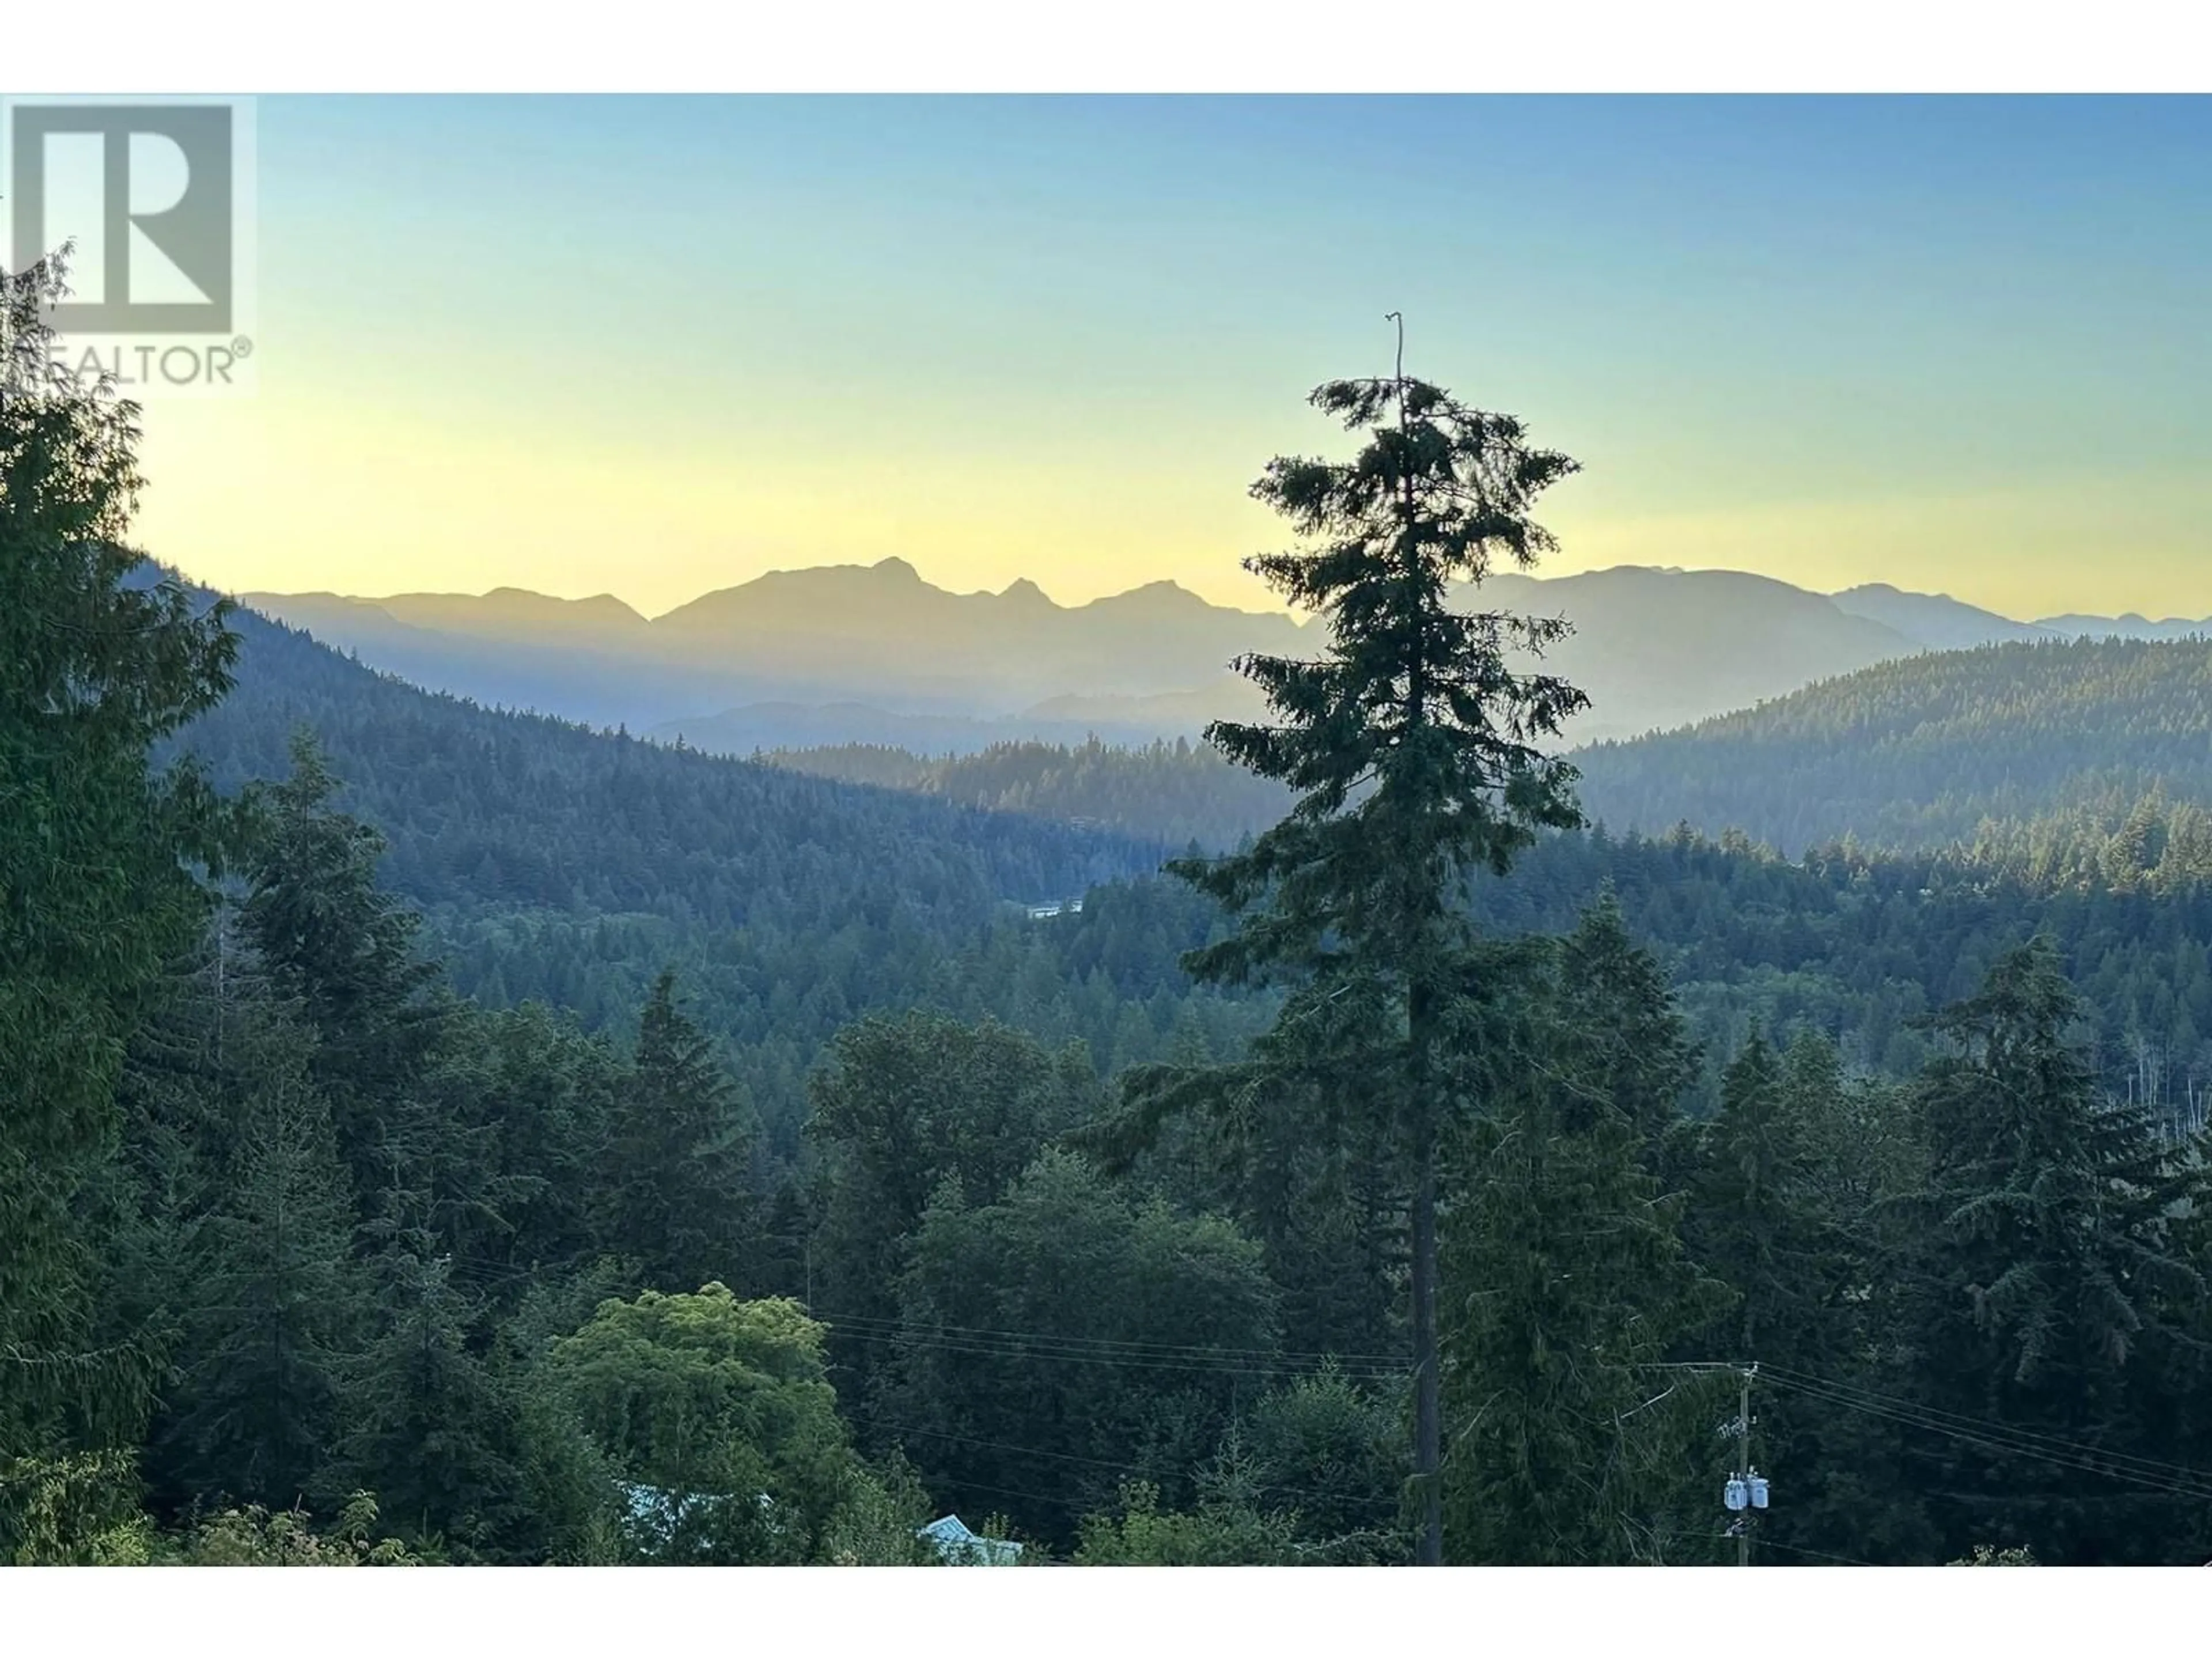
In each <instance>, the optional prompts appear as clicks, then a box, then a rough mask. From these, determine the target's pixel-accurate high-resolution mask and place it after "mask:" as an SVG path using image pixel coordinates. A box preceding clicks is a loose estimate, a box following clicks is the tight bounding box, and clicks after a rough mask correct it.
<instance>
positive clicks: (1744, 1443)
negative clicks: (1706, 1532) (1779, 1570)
mask: <svg viewBox="0 0 2212 1659" xmlns="http://www.w3.org/2000/svg"><path fill="white" fill-rule="evenodd" d="M1736 1375H1737V1376H1738V1378H1739V1379H1740V1382H1741V1388H1740V1390H1739V1392H1738V1394H1737V1396H1736V1401H1737V1403H1736V1414H1735V1425H1734V1428H1735V1437H1736V1461H1735V1468H1734V1469H1733V1470H1732V1471H1730V1473H1729V1478H1728V1484H1727V1485H1726V1486H1723V1487H1722V1488H1721V1502H1722V1503H1723V1504H1725V1505H1726V1506H1727V1508H1728V1510H1729V1513H1730V1514H1732V1515H1733V1516H1735V1519H1734V1520H1733V1521H1731V1522H1729V1528H1728V1529H1729V1536H1731V1537H1733V1538H1734V1539H1735V1564H1736V1565H1738V1566H1739V1567H1747V1566H1749V1565H1751V1528H1752V1516H1750V1515H1749V1514H1747V1510H1763V1509H1765V1507H1766V1503H1767V1484H1766V1478H1765V1476H1764V1475H1762V1474H1759V1471H1758V1469H1757V1468H1754V1467H1753V1464H1752V1461H1751V1383H1752V1379H1753V1377H1755V1376H1758V1375H1759V1362H1758V1361H1757V1360H1756V1359H1750V1360H1746V1361H1745V1362H1744V1363H1743V1364H1742V1365H1741V1367H1739V1368H1737V1370H1736Z"/></svg>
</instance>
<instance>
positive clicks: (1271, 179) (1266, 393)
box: [138, 97, 2212, 617]
mask: <svg viewBox="0 0 2212 1659" xmlns="http://www.w3.org/2000/svg"><path fill="white" fill-rule="evenodd" d="M255 128H256V139H257V143H256V156H255V166H256V171H257V173H258V184H257V191H256V193H257V198H258V199H257V214H256V218H257V222H258V228H257V236H258V253H257V260H258V264H257V273H256V276H257V281H256V287H257V289H258V316H257V318H256V319H255V346H256V351H255V363H256V369H257V373H258V389H257V390H256V392H255V393H254V395H252V396H251V397H240V398H230V399H226V400H213V399H210V400H199V401H177V400H173V399H171V400H162V401H160V402H157V403H149V407H148V409H147V412H146V416H145V431H146V435H145V440H144V448H143V462H144V470H145V472H146V475H147V478H148V484H149V487H148V489H147V492H146V495H145V498H144V504H143V510H142V513H141V517H140V520H139V529H138V534H139V539H140V542H141V544H142V545H143V547H144V549H145V550H147V551H148V552H149V553H151V554H153V555H154V556H156V557H159V558H161V559H163V560H165V561H167V562H171V563H173V564H176V565H178V566H180V567H181V568H184V569H185V570H186V571H187V572H188V573H189V574H192V575H193V576H195V577H197V578H199V579H200V580H205V581H209V582H210V583H213V584H215V585H216V586H222V587H224V588H227V589H230V590H233V591H253V590H276V591H287V592H296V591H306V590H318V589H328V590H333V591H337V592H350V593H357V594H386V593H392V592H408V591H418V590H424V589H428V590H435V591H439V592H483V591H485V590H487V589H489V588H491V587H494V586H521V587H529V588H533V589H536V590H538V591H539V592H549V593H556V594H561V595H564V596H568V597H582V596H586V595H589V594H594V593H599V592H612V593H615V594H617V595H618V596H620V597H621V598H623V599H626V600H628V601H629V602H630V603H631V604H633V605H636V606H638V607H639V608H640V609H641V610H643V611H646V612H647V613H648V614H653V613H656V612H658V611H665V610H667V609H669V608H671V607H672V606H674V605H678V604H679V603H681V602H683V601H684V600H686V599H690V598H693V597H695V596H696V595H697V594H698V593H700V592H705V591H708V590H711V589H714V588H718V587H725V586H731V585H732V584H734V583H737V582H741V581H744V580H749V579H750V578H751V577H753V576H755V575H757V574H761V573H762V572H763V571H766V570H769V569H775V568H798V567H803V566H807V565H815V564H828V563H854V562H859V563H872V562H876V561H878V560H879V559H882V558H885V557H889V556H894V555H896V556H901V557H903V558H905V559H907V560H908V561H909V562H912V563H913V564H914V565H915V567H916V568H918V569H920V570H921V573H922V574H923V575H924V576H925V577H927V578H928V579H929V580H933V581H934V582H936V583H938V584H939V585H940V586H946V587H951V588H955V589H959V590H962V591H968V590H973V589H977V588H989V589H992V590H994V591H995V590H997V589H1000V588H1002V587H1004V586H1006V585H1007V584H1008V583H1010V582H1012V581H1013V580H1015V579H1016V578H1018V577H1024V576H1026V577H1030V578H1031V579H1033V580H1036V581H1037V582H1038V583H1039V584H1040V585H1041V586H1042V587H1043V588H1044V589H1045V591H1046V592H1048V593H1050V594H1051V595H1052V596H1053V597H1054V598H1055V599H1059V600H1060V601H1061V602H1063V603H1079V602H1082V601H1084V600H1086V599H1091V598H1095V597H1097V596H1099V595H1102V594H1105V593H1110V592H1120V591H1122V590H1125V589H1127V588H1129V587H1133V586H1138V585H1139V584H1141V583H1144V582H1147V581H1152V580H1161V579H1169V580H1176V581H1179V582H1181V583H1182V584H1183V585H1184V586H1188V587H1190V588H1192V589H1194V590H1195V591H1197V592H1200V593H1202V594H1204V595H1206V597H1207V598H1209V599H1214V600H1217V601H1218V602H1223V603H1229V604H1237V605H1245V606H1247V607H1249V608H1253V609H1259V608H1263V607H1266V606H1267V605H1270V604H1271V603H1272V600H1271V597H1270V596H1269V595H1268V593H1267V591H1266V590H1265V589H1264V588H1262V587H1261V586H1260V585H1259V583H1258V582H1257V581H1256V580H1255V579H1254V578H1252V577H1250V576H1249V575H1247V574H1244V573H1243V570H1242V569H1241V568H1240V563H1239V562H1240V560H1242V559H1243V557H1244V556H1247V555H1249V554H1251V553H1253V552H1256V551H1259V550H1262V549H1266V548H1270V547H1273V546H1279V545H1282V544H1285V542H1286V540H1287V538H1286V536H1285V530H1284V527H1283V526H1280V525H1279V524H1278V523H1277V522H1276V521H1274V520H1272V519H1271V518H1269V516H1268V515H1267V513H1266V512H1265V511H1264V510H1263V509H1262V508H1261V507H1259V506H1258V505H1257V504H1256V503H1254V502H1253V501H1250V500H1249V497H1248V495H1247V491H1248V489H1249V484H1250V483H1251V481H1252V480H1253V479H1254V478H1255V477H1257V476H1258V475H1259V473H1260V471H1261V468H1262V467H1263V466H1264V465H1266V463H1267V459H1268V458H1269V457H1271V456H1273V455H1275V454H1278V453H1285V452H1301V453H1330V452H1332V451H1335V452H1338V453H1341V451H1342V449H1343V447H1344V446H1345V444H1346V438H1345V436H1344V435H1342V434H1341V433H1340V431H1338V430H1337V429H1335V428H1333V427H1332V426H1331V425H1330V424H1329V423H1328V422H1326V421H1324V420H1323V419H1322V417H1321V416H1317V415H1316V414H1315V413H1314V412H1313V411H1311V410H1309V409H1308V408H1306V407H1305V405H1304V394H1305V393H1306V392H1307V391H1308V390H1309V389H1310V387H1311V386H1314V385H1316V383H1318V382H1320V381H1322V380H1326V379H1330V378H1334V377H1337V376H1342V375H1356V374H1374V373H1378V372H1384V371H1387V370H1388V368H1389V363H1390V357H1391V351H1392V344H1393V337H1392V331H1391V325H1389V324H1388V323H1386V322H1385V321H1384V320H1383V313H1386V312H1389V311H1394V310H1395V311H1401V312H1402V313H1404V314H1405V317H1406V319H1407V358H1406V361H1407V369H1408V370H1409V372H1412V373H1415V374H1419V375H1421V376H1423V377H1424V378H1426V379H1429V380H1435V381H1437V382H1439V383H1441V384H1443V385H1445V386H1449V387H1450V388H1451V389H1452V390H1453V391H1455V392H1457V393H1458V394H1460V395H1461V396H1462V397H1463V398H1466V399H1467V400H1468V401H1471V402H1474V403H1476V404H1481V405H1484V406H1486V407H1491V408H1498V409H1504V410H1511V411H1513V412H1514V413H1516V414H1518V415H1520V416H1523V417H1524V418H1525V419H1527V420H1528V422H1530V423H1531V425H1532V427H1533V428H1534V434H1535V435H1536V436H1537V437H1538V439H1540V440H1541V441H1544V442H1546V443H1548V444H1550V445H1553V446H1555V447H1560V448H1564V449H1565V450H1567V451H1568V452H1569V453H1571V454H1573V455H1574V456H1576V457H1577V459H1579V460H1580V461H1581V463H1582V465H1583V472H1582V473H1581V474H1580V475H1578V476H1577V477H1574V478H1572V479H1571V480H1569V481H1568V482H1566V483H1564V484H1562V485H1561V486H1559V488H1558V489H1556V490H1555V491H1554V492H1553V494H1552V495H1549V496H1547V498H1546V503H1545V511H1544V513H1543V514H1542V516H1543V517H1544V518H1545V520H1546V521H1547V523H1548V524H1549V525H1550V526H1551V527H1552V529H1553V531H1554V532H1556V533H1557V534H1558V536H1559V539H1560V542H1561V544H1562V551H1561V553H1560V554H1559V556H1557V557H1556V558H1555V559H1553V561H1551V562H1549V564H1548V566H1547V569H1548V570H1549V571H1550V572H1551V573H1553V574H1566V573H1569V572H1572V571H1576V570H1583V569H1592V568H1603V567H1606V566H1609V565H1615V564H1624V563H1638V564H1667V565H1681V566H1686V567H1690V568H1736V569H1745V570H1753V571H1758V572H1761V573H1764V574H1769V575H1772V576H1777V577H1780V578H1782V579H1784V580H1789V581H1792V582H1796V583H1799V584H1801V585H1802V586H1809V587H1814V588H1817V589H1820V590H1823V591H1832V590H1833V589H1836V588H1839V587H1843V586H1850V585H1853V584H1856V583H1859V582H1866V581H1887V582H1892V583H1894V584H1896V585H1897V586H1901V587H1906V588H1913V589H1919V590H1924V591H1931V592H1933V591H1942V592H1951V593H1953V594H1955V595H1956V596H1958V597H1960V598H1961V599H1969V600H1971V601H1972V602H1974V603H1977V604H1980V605H1987V606H1989V607H1990V608H1992V609H1995V610H1998V611H2006V612H2008V613H2010V614H2013V615H2015V616H2021V617H2035V616H2041V615H2047V614H2051V613H2053V612H2057V611H2098V612H2107V613H2110V612H2118V611H2130V610H2133V611H2144V612H2146V613H2148V614H2149V615H2152V616H2154V617H2158V616H2166V615H2188V616H2191V617H2201V616H2204V615H2207V614H2212V532H2208V526H2212V465H2208V463H2209V462H2212V394H2208V390H2207V388H2208V386H2212V374H2208V371H2212V330H2208V327H2207V324H2206V319H2205V313H2204V296H2205V295H2206V294H2207V292H2208V291H2212V213H2208V212H2207V209H2208V207H2212V166H2208V162H2212V102H2208V101H2207V100H2198V99H2118V100H2107V99H2097V98H2087V97H2066V98H2054V99H2043V100H2015V99H1993V98H1971V99H1969V98H1961V99H1936V98H1921V99H1869V100H1834V99H1802V100H1799V99H1784V98H1771V99H1770V98H1747V97H1728V98H1715V99H1698V98H1632V99H1618V100H1616V99H1595V98H1535V97H1525V98H1501V97H1484V98H1467V99H1389V100H1374V99H1330V100H1306V99H1295V98H1287V97H1277V98H1264V99H1261V98H1255V99H1221V100H1210V99H1169V98H1121V99H1068V100H1057V99H974V100H969V99H956V98H938V99H875V98H857V97H854V98H842V99H802V98H779V99H768V98H759V99H667V100H635V99H574V100H570V99H552V98H528V99H525V98H495V99H480V100H478V99H450V100H442V99H395V100H383V99H323V98H264V99H261V100H258V102H257V106H256V110H255Z"/></svg>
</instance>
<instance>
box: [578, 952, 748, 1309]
mask: <svg viewBox="0 0 2212 1659" xmlns="http://www.w3.org/2000/svg"><path fill="white" fill-rule="evenodd" d="M748 1128H749V1126H748V1124H747V1122H746V1121H745V1119H744V1116H743V1115H742V1113H741V1109H740V1107H739V1105H738V1100H737V1097H736V1094H735V1091H734V1090H733V1089H732V1086H731V1084H730V1081H729V1078H728V1076H727V1074H726V1073H725V1072H724V1071H723V1070H722V1068H721V1066H720V1064H719V1063H718V1062H717V1061H716V1060H715V1059H714V1045H713V1044H712V1043H711V1042H709V1041H708V1038H707V1036H705V1034H704V1033H702V1031H701V1030H699V1028H698V1027H697V1026H696V1025H694V1024H692V1023H691V1021H690V1019H688V1018H685V1017H684V1012H683V1011H682V1010H681V1009H679V1008H678V1006H677V1004H676V975H675V973H674V971H673V970H672V969H669V970H664V971H663V972H662V974H661V975H660V976H659V979H658V980H656V981H654V982H653V994H652V995H651V996H650V997H649V998H648V999H647V1002H646V1006H645V1012H644V1013H643V1014H642V1015H641V1017H640V1018H639V1021H638V1033H637V1055H636V1059H635V1061H634V1063H633V1064H632V1066H631V1069H630V1074H629V1079H627V1081H626V1084H625V1085H624V1086H623V1093H622V1097H621V1099H620V1101H619V1102H618V1103H617V1106H616V1109H615V1120H614V1141H613V1148H612V1157H611V1170H610V1171H609V1175H610V1180H609V1184H608V1202H609V1204H610V1206H611V1209H610V1219H609V1224H608V1229H609V1236H608V1243H609V1245H610V1247H611V1249H615V1250H617V1252H619V1253H620V1254H622V1255H624V1256H627V1257H629V1259H631V1260H632V1261H635V1263H636V1264H637V1267H638V1271H639V1273H640V1274H641V1277H642V1281H643V1283H644V1284H645V1285H647V1287H648V1288H651V1289H655V1290H662V1291H665V1292H666V1293H668V1294H670V1295H678V1294H685V1293H688V1292H690V1291H696V1290H697V1289H698V1288H699V1286H700V1285H705V1284H708V1283H710V1282H716V1283H744V1281H745V1279H746V1277H747V1273H748V1272H749V1270H750V1266H751V1264H750V1262H749V1261H748V1260H747V1259H746V1258H747V1256H748V1255H749V1254H750V1252H749V1249H748V1245H749V1244H750V1239H751V1234H752V1231H753V1217H752V1214H751V1200H750V1191H749V1188H748V1178H749V1176H750V1135H749V1133H748Z"/></svg>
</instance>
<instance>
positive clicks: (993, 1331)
mask: <svg viewBox="0 0 2212 1659" xmlns="http://www.w3.org/2000/svg"><path fill="white" fill-rule="evenodd" d="M811 1317H813V1318H816V1319H820V1320H823V1321H826V1322H829V1324H832V1325H874V1326H893V1327H897V1328H902V1329H903V1328H904V1322H902V1321H900V1320H895V1319H881V1318H877V1317H874V1316H870V1315H865V1314H841V1313H833V1312H830V1311H829V1310H823V1309H817V1310H812V1311H811ZM930 1331H931V1333H932V1334H950V1335H954V1336H958V1337H963V1338H965V1337H976V1338H982V1337H1011V1338H1016V1339H1019V1340H1024V1341H1045V1342H1053V1343H1059V1344H1064V1345H1066V1346H1085V1347H1098V1348H1105V1349H1116V1350H1128V1351H1132V1352H1135V1351H1143V1352H1153V1353H1159V1354H1163V1355H1166V1356H1170V1357H1174V1356H1177V1355H1186V1354H1198V1355H1224V1356H1229V1357H1247V1356H1249V1357H1250V1358H1256V1359H1266V1360H1277V1359H1310V1360H1312V1361H1314V1362H1315V1363H1316V1364H1322V1363H1325V1362H1327V1361H1328V1360H1332V1359H1334V1360H1339V1361H1342V1362H1346V1363H1347V1364H1368V1363H1372V1364H1387V1365H1402V1364H1404V1363H1405V1358H1404V1356H1403V1355H1401V1354H1373V1353H1345V1352H1297V1351H1294V1350H1289V1349H1282V1348H1233V1347H1224V1346H1218V1345H1216V1344H1211V1343H1206V1344H1201V1343H1192V1342H1134V1341H1127V1340H1122V1339H1121V1338H1119V1337H1105V1336H1058V1335H1054V1334H1049V1333H1046V1332H1042V1331H1024V1330H1012V1329H1008V1328H1005V1327H1000V1326H989V1325H945V1324H939V1325H933V1326H931V1327H930Z"/></svg>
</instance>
